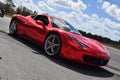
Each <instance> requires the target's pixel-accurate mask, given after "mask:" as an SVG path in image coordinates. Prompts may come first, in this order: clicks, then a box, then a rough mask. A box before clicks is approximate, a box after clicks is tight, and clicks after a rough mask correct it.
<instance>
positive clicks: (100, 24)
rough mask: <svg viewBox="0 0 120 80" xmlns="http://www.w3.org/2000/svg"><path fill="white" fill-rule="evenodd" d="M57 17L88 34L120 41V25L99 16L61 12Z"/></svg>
mask: <svg viewBox="0 0 120 80" xmlns="http://www.w3.org/2000/svg"><path fill="white" fill-rule="evenodd" d="M63 15H64V16H63ZM55 16H57V17H60V18H62V19H64V20H66V21H68V22H69V23H71V24H72V25H73V26H75V27H76V28H77V29H79V30H83V31H86V32H87V33H92V34H97V35H101V36H103V37H107V38H110V39H112V40H120V36H119V35H120V24H119V23H116V22H113V21H111V20H110V19H109V18H100V17H98V15H97V14H92V15H91V16H89V15H87V14H84V13H82V12H81V13H77V12H75V11H72V12H70V13H67V12H65V11H61V12H59V13H58V14H56V15H55Z"/></svg>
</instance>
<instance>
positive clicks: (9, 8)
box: [5, 0, 15, 13]
mask: <svg viewBox="0 0 120 80" xmlns="http://www.w3.org/2000/svg"><path fill="white" fill-rule="evenodd" d="M13 7H15V5H14V3H13V1H12V0H5V10H6V12H8V13H14V9H13Z"/></svg>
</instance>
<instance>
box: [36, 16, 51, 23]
mask: <svg viewBox="0 0 120 80" xmlns="http://www.w3.org/2000/svg"><path fill="white" fill-rule="evenodd" d="M34 20H41V21H42V22H43V23H44V24H45V25H48V24H49V21H48V18H47V17H46V16H42V15H37V16H35V17H34Z"/></svg>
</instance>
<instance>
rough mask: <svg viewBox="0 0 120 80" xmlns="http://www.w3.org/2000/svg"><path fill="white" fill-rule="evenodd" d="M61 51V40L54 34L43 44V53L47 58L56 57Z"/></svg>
mask: <svg viewBox="0 0 120 80" xmlns="http://www.w3.org/2000/svg"><path fill="white" fill-rule="evenodd" d="M60 50H61V39H60V37H59V36H58V35H56V34H54V33H53V34H49V35H48V36H47V38H46V39H45V42H44V51H45V53H46V54H47V55H48V56H52V57H55V56H58V55H59V53H60Z"/></svg>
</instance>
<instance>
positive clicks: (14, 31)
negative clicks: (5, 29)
mask: <svg viewBox="0 0 120 80" xmlns="http://www.w3.org/2000/svg"><path fill="white" fill-rule="evenodd" d="M17 23H18V22H17V20H12V21H11V23H10V26H9V33H10V34H12V35H16V34H17Z"/></svg>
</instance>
